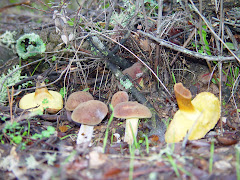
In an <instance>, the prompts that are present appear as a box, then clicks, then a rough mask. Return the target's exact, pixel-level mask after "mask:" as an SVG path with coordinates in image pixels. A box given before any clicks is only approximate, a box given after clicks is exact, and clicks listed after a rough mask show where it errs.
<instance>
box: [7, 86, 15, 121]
mask: <svg viewBox="0 0 240 180" xmlns="http://www.w3.org/2000/svg"><path fill="white" fill-rule="evenodd" d="M13 92H14V88H13V86H12V93H11V94H10V92H9V88H8V87H7V93H8V102H9V107H10V118H11V123H13V113H12V105H13Z"/></svg>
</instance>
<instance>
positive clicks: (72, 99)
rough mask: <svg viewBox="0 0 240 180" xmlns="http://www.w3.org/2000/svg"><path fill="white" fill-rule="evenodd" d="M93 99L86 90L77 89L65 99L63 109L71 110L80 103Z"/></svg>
mask: <svg viewBox="0 0 240 180" xmlns="http://www.w3.org/2000/svg"><path fill="white" fill-rule="evenodd" d="M89 100H93V96H92V95H91V94H90V93H88V92H86V91H77V92H74V93H72V94H70V96H69V97H68V99H67V102H66V103H65V109H66V110H68V111H73V110H74V109H75V108H76V107H77V106H78V105H79V104H80V103H83V102H86V101H89Z"/></svg>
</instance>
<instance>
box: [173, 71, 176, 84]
mask: <svg viewBox="0 0 240 180" xmlns="http://www.w3.org/2000/svg"><path fill="white" fill-rule="evenodd" d="M172 78H173V82H174V84H176V83H177V82H176V78H175V75H174V73H173V72H172Z"/></svg>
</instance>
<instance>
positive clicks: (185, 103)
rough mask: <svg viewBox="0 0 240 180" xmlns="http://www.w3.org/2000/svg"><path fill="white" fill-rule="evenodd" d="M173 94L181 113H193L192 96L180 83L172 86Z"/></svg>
mask: <svg viewBox="0 0 240 180" xmlns="http://www.w3.org/2000/svg"><path fill="white" fill-rule="evenodd" d="M174 92H175V96H176V99H177V103H178V107H179V109H180V110H181V111H187V112H194V111H195V108H194V106H193V105H192V102H191V100H192V94H191V92H190V91H189V90H188V89H187V88H185V87H184V86H183V84H182V83H177V84H175V86H174Z"/></svg>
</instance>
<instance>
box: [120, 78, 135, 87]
mask: <svg viewBox="0 0 240 180" xmlns="http://www.w3.org/2000/svg"><path fill="white" fill-rule="evenodd" d="M120 83H121V85H122V86H123V87H124V88H125V89H129V88H131V87H132V85H133V84H132V83H131V81H130V80H129V79H126V80H123V79H120Z"/></svg>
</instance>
